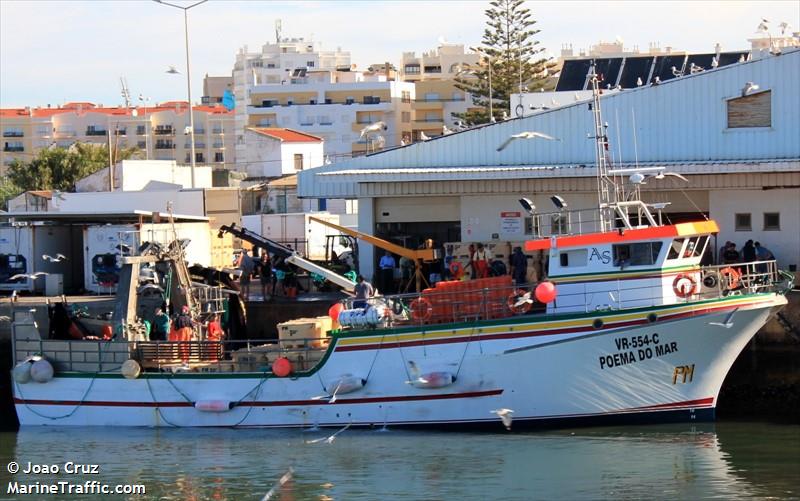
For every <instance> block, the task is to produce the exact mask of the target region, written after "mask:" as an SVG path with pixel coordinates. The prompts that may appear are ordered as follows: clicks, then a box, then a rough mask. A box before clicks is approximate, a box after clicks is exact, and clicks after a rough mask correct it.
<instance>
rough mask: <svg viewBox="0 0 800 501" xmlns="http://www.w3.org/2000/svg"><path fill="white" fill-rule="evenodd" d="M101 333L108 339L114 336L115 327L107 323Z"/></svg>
mask: <svg viewBox="0 0 800 501" xmlns="http://www.w3.org/2000/svg"><path fill="white" fill-rule="evenodd" d="M100 333H101V334H102V335H103V339H106V340H108V339H111V338H113V337H114V329H113V328H112V327H111V326H110V325H108V324H105V325H104V326H103V328H102V329H100Z"/></svg>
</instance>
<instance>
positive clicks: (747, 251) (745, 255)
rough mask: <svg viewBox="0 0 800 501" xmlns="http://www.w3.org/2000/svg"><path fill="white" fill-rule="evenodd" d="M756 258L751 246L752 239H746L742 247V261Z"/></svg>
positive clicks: (754, 249) (751, 260)
mask: <svg viewBox="0 0 800 501" xmlns="http://www.w3.org/2000/svg"><path fill="white" fill-rule="evenodd" d="M755 260H756V248H755V247H754V246H753V241H752V240H748V241H747V242H745V244H744V247H742V262H743V263H752V262H753V261H755Z"/></svg>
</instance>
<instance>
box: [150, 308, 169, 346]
mask: <svg viewBox="0 0 800 501" xmlns="http://www.w3.org/2000/svg"><path fill="white" fill-rule="evenodd" d="M167 334H169V315H167V314H166V313H164V309H163V308H156V311H155V318H154V319H153V331H152V333H151V335H150V340H151V341H166V340H167Z"/></svg>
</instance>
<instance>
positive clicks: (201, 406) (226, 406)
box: [194, 400, 233, 412]
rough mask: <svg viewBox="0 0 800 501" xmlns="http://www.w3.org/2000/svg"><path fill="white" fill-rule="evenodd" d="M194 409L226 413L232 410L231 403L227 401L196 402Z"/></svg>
mask: <svg viewBox="0 0 800 501" xmlns="http://www.w3.org/2000/svg"><path fill="white" fill-rule="evenodd" d="M194 408H195V409H197V410H198V411H203V412H227V411H229V410H231V409H233V402H229V401H227V400H198V401H197V402H195V403H194Z"/></svg>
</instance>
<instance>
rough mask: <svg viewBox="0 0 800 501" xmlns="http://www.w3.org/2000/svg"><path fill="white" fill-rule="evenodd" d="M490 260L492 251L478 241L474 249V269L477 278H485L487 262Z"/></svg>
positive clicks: (487, 267)
mask: <svg viewBox="0 0 800 501" xmlns="http://www.w3.org/2000/svg"><path fill="white" fill-rule="evenodd" d="M491 260H492V253H491V252H490V251H489V249H486V248H484V247H483V244H482V243H478V247H477V249H476V250H475V271H476V272H477V275H478V277H477V278H487V277H488V276H489V262H490V261H491Z"/></svg>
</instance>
